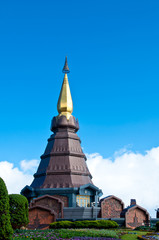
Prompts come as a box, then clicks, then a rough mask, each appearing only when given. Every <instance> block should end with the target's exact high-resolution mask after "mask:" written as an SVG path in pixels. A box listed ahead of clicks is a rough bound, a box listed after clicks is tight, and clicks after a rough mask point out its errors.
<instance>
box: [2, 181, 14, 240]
mask: <svg viewBox="0 0 159 240" xmlns="http://www.w3.org/2000/svg"><path fill="white" fill-rule="evenodd" d="M12 235H13V229H12V226H11V222H10V214H9V197H8V191H7V188H6V185H5V183H4V181H3V179H2V178H1V177H0V239H5V240H8V239H12Z"/></svg>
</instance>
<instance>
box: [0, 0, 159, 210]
mask: <svg viewBox="0 0 159 240" xmlns="http://www.w3.org/2000/svg"><path fill="white" fill-rule="evenodd" d="M66 55H67V56H68V64H69V68H70V70H71V72H70V74H69V75H68V78H69V83H70V88H71V93H72V98H73V103H74V111H73V115H74V116H75V117H77V118H78V120H79V124H80V131H79V133H78V134H79V136H80V138H81V140H82V147H83V148H84V152H85V153H88V154H90V156H91V154H92V153H98V154H99V155H100V156H102V159H107V158H109V159H111V160H114V162H116V161H117V160H116V156H117V155H116V153H118V154H119V153H120V154H124V152H125V151H126V152H127V154H128V152H129V151H131V152H133V153H134V154H136V155H135V158H134V159H136V158H137V159H138V155H137V154H138V153H141V154H142V155H140V167H141V166H142V164H144V161H143V156H144V155H145V154H146V153H145V151H147V150H150V153H152V152H153V153H154V152H155V158H154V159H159V154H158V150H157V149H158V148H157V147H158V146H159V110H158V103H159V94H158V89H159V1H157V0H156V1H146V0H142V1H141V0H133V1H126V0H125V1H122V0H121V1H118V0H112V1H107V0H98V1H95V0H91V1H90V0H87V1H86V0H85V1H83V0H81V1H73V0H72V1H71V0H68V1H65V0H60V1H52V0H48V1H40V0H38V1H36V0H34V1H20V0H19V1H17V0H15V1H1V3H0V82H1V87H0V90H1V91H0V92H1V93H0V109H1V118H0V133H1V134H0V162H1V163H2V162H3V161H6V162H7V164H8V162H10V163H12V164H13V166H11V165H10V166H11V168H12V170H15V169H13V168H14V167H18V168H20V163H23V169H25V170H26V169H28V165H27V166H25V167H24V163H26V162H25V161H24V162H21V161H22V160H26V161H31V160H32V159H35V161H34V162H28V163H29V164H30V165H29V166H33V165H36V164H34V163H35V162H36V159H40V155H42V154H43V152H44V149H45V147H46V144H47V139H48V137H49V136H50V134H51V132H50V123H51V119H52V117H53V116H56V115H57V109H56V106H57V100H58V96H59V93H60V88H61V84H62V81H63V74H62V68H63V64H64V60H65V56H66ZM152 149H154V150H152ZM156 152H157V153H156ZM99 155H97V157H99ZM122 156H125V155H122ZM126 156H127V155H126ZM133 156H134V155H133ZM145 156H146V155H145ZM148 156H149V157H148V159H150V160H149V162H150V161H151V154H148ZM129 157H130V158H131V156H130V155H128V159H129ZM90 159H91V157H90ZM123 159H125V158H123ZM123 159H122V163H123V165H122V166H125V160H123ZM89 161H90V160H89ZM93 161H94V160H93ZM103 161H104V163H102V164H103V165H102V164H101V166H102V167H101V169H102V168H103V166H104V165H105V162H106V161H105V160H103ZM134 161H135V162H136V160H134ZM108 162H109V161H108ZM154 162H155V163H154V165H153V166H155V167H156V165H155V164H156V162H157V160H154ZM109 163H110V162H109ZM21 165H22V164H21ZM3 166H4V165H3ZM5 166H6V165H5ZM7 166H8V165H7ZM131 166H132V165H131ZM34 172H35V170H34ZM112 174H113V173H112ZM146 174H147V173H146ZM16 175H17V173H16V174H15V176H16ZM5 176H6V174H5ZM5 176H4V177H5ZM8 176H9V174H8ZM99 180H100V179H99ZM6 181H7V179H6ZM97 182H98V181H97ZM114 191H115V190H114ZM139 192H141V190H139ZM154 192H155V190H154ZM108 194H115V193H114V192H113V193H108ZM157 201H158V202H159V199H157V200H156V202H157ZM141 202H142V201H141ZM153 206H154V205H153ZM151 207H152V206H151Z"/></svg>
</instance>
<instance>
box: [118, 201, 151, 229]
mask: <svg viewBox="0 0 159 240" xmlns="http://www.w3.org/2000/svg"><path fill="white" fill-rule="evenodd" d="M121 217H122V218H125V227H127V228H132V229H134V228H136V227H139V226H145V225H149V221H150V216H149V213H148V212H147V210H146V209H144V208H142V207H140V206H139V205H137V204H136V200H135V199H131V202H130V206H129V207H127V208H125V209H124V210H123V211H122V212H121Z"/></svg>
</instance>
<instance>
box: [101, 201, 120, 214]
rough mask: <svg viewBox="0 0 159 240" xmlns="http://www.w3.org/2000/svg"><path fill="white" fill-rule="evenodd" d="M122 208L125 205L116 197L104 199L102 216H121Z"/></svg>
mask: <svg viewBox="0 0 159 240" xmlns="http://www.w3.org/2000/svg"><path fill="white" fill-rule="evenodd" d="M122 210H123V205H122V204H121V202H120V201H119V200H117V199H115V198H110V199H104V200H103V201H102V202H101V218H120V213H121V211H122Z"/></svg>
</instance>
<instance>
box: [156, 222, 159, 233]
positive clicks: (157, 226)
mask: <svg viewBox="0 0 159 240" xmlns="http://www.w3.org/2000/svg"><path fill="white" fill-rule="evenodd" d="M156 231H157V232H158V231H159V221H158V222H157V223H156Z"/></svg>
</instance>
